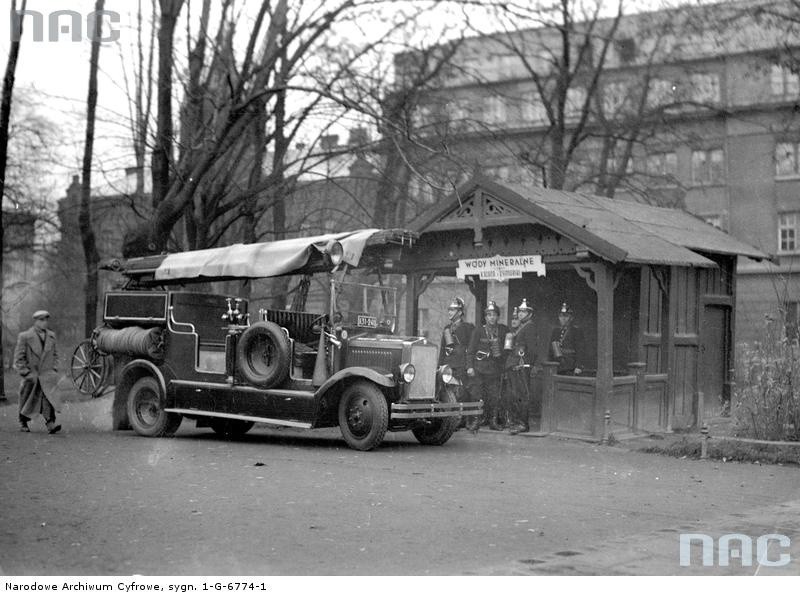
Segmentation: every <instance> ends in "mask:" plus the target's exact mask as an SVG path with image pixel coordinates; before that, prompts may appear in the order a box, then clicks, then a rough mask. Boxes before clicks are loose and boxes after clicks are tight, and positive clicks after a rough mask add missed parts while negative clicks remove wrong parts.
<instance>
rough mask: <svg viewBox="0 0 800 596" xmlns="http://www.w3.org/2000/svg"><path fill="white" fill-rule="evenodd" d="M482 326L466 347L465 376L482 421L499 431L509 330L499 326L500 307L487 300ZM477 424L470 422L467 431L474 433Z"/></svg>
mask: <svg viewBox="0 0 800 596" xmlns="http://www.w3.org/2000/svg"><path fill="white" fill-rule="evenodd" d="M483 313H484V318H485V321H486V322H485V324H484V325H481V326H480V327H476V328H475V330H474V331H473V332H472V339H470V342H469V347H468V348H467V375H468V376H469V377H470V378H471V381H472V386H471V388H470V393H471V394H472V396H473V399H476V398H477V399H482V400H483V418H484V420H485V421H487V422H488V424H489V428H491V429H492V430H501V428H502V427H501V422H500V408H499V405H500V404H499V399H500V377H501V375H502V374H503V342H504V341H505V338H506V333H508V327H506V326H505V325H502V324H500V323H498V320H499V319H500V307H499V306H497V304H496V303H495V302H494V301H493V300H490V301H489V304H488V305H487V306H486V309H484V311H483ZM479 426H480V421H479V420H478V419H477V418H476V419H475V420H473V421H471V426H470V430H473V431H477V430H478V427H479Z"/></svg>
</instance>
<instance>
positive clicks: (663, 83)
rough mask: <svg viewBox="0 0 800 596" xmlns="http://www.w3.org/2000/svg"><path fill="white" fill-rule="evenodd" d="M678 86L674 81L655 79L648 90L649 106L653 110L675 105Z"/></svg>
mask: <svg viewBox="0 0 800 596" xmlns="http://www.w3.org/2000/svg"><path fill="white" fill-rule="evenodd" d="M677 91H678V85H677V84H676V83H674V82H673V81H667V80H664V79H653V80H651V81H650V84H649V86H648V88H647V105H648V106H649V107H651V108H654V107H658V106H663V105H669V104H672V103H675V97H676V93H677Z"/></svg>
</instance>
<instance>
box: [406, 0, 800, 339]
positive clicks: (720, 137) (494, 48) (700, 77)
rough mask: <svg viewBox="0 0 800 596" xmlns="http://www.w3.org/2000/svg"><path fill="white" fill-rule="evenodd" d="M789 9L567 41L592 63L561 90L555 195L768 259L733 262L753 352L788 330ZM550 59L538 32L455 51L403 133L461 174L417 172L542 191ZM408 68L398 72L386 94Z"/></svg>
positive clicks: (720, 9)
mask: <svg viewBox="0 0 800 596" xmlns="http://www.w3.org/2000/svg"><path fill="white" fill-rule="evenodd" d="M796 10H797V8H796V5H795V4H793V3H792V2H790V1H788V0H785V1H770V0H766V1H751V0H748V1H745V2H725V3H721V4H716V5H706V6H697V5H692V6H691V7H688V6H687V7H683V8H681V9H680V10H674V11H672V10H665V11H658V12H651V13H642V14H635V15H629V16H624V17H622V18H620V19H619V20H617V19H614V18H607V19H601V20H598V21H596V22H593V23H576V24H574V25H573V30H572V31H571V32H570V35H572V36H573V43H574V45H575V48H574V51H575V52H578V51H580V48H581V47H583V46H581V43H583V44H584V45H585V47H586V49H587V51H588V52H589V53H591V54H592V55H593V58H592V59H590V60H587V61H586V63H585V68H583V69H576V70H575V71H574V72H572V73H571V76H570V80H569V88H568V89H567V91H566V98H565V99H566V105H565V115H566V117H565V119H564V124H565V134H566V138H565V140H564V145H565V146H566V144H567V143H568V142H569V141H570V135H571V134H572V133H574V132H575V131H576V130H578V128H579V127H583V128H581V129H580V132H579V134H580V135H582V137H581V139H580V142H579V143H578V145H577V148H576V149H575V151H574V153H573V155H572V156H571V159H570V160H569V161H568V162H567V163H566V164H565V169H566V179H565V181H564V184H563V188H565V189H567V190H579V191H588V192H592V193H595V194H606V195H609V196H611V195H615V196H616V197H617V198H630V199H631V200H639V201H642V200H644V201H648V202H651V203H655V204H660V205H667V206H675V207H679V208H683V209H686V210H688V211H689V212H691V213H693V214H695V215H697V216H698V217H700V218H702V219H704V220H706V221H707V222H709V223H711V224H713V225H715V226H717V227H719V228H722V229H724V230H726V231H727V232H729V233H731V234H732V235H734V236H735V237H737V238H739V239H741V240H744V241H746V242H748V243H750V244H752V245H753V246H755V247H757V248H759V249H761V250H762V251H764V252H766V253H768V254H771V255H774V260H773V261H772V262H760V263H755V262H752V261H746V260H742V261H741V262H740V263H739V266H738V270H739V274H740V275H739V276H738V299H739V300H738V305H737V312H736V325H737V334H736V335H737V340H738V341H753V340H755V339H757V338H758V337H759V335H760V332H761V328H762V327H763V324H764V320H765V317H768V318H769V317H778V316H781V314H782V313H785V314H786V315H787V316H788V318H789V319H790V320H798V318H800V317H799V316H798V312H800V119H798V105H800V78H798V68H797V64H798V62H797V61H796V60H795V58H794V56H793V52H792V50H794V49H796V48H799V47H800V36H798V35H797V34H796V33H795V32H794V31H793V30H792V29H791V27H790V25H789V23H790V18H786V19H784V18H782V17H780V16H775V15H776V14H779V13H781V12H782V11H783V13H784V14H787V15H790V17H791V15H792V11H795V12H796ZM589 28H592V33H591V34H590V35H588V34H587V33H586V32H587V31H588V30H589ZM560 44H561V38H560V34H559V31H557V30H556V29H554V28H548V27H544V28H538V29H536V28H534V29H526V30H520V31H515V32H512V33H503V34H497V35H491V36H478V37H474V38H469V39H467V40H465V41H463V42H461V45H460V47H459V49H458V51H457V53H456V55H455V57H454V58H453V59H452V61H451V65H450V67H449V68H448V69H446V70H445V74H444V75H443V76H442V77H441V78H440V79H439V80H438V83H437V85H436V86H434V87H433V88H430V89H428V90H427V91H426V93H425V94H424V95H423V98H422V100H421V101H420V105H419V109H418V111H417V114H418V118H417V121H416V123H415V124H416V126H417V127H418V131H419V132H420V133H421V134H423V135H425V134H428V135H431V136H439V137H443V136H444V137H446V139H447V147H448V158H449V159H450V160H451V161H452V157H453V156H454V155H457V156H459V157H460V159H461V162H462V164H463V167H462V171H461V172H458V171H446V170H443V169H441V168H440V169H439V171H438V172H437V171H436V170H437V166H436V164H435V163H434V162H433V160H430V159H429V160H428V162H429V163H431V164H433V165H432V167H431V168H430V170H429V172H430V176H431V177H433V178H435V177H436V176H440V177H442V176H444V177H445V178H446V179H448V180H459V179H462V180H463V179H464V178H465V177H466V176H468V175H469V173H470V171H471V170H474V169H476V168H479V169H480V170H481V171H482V172H483V173H484V174H489V175H492V176H495V177H497V178H499V179H501V180H503V181H505V182H516V183H520V184H526V185H530V184H533V185H548V186H549V185H550V184H548V183H549V182H550V180H549V179H548V178H552V176H551V171H550V170H549V169H548V167H549V166H551V165H552V151H551V150H550V148H549V147H550V146H549V143H551V142H552V140H553V130H554V125H556V124H557V123H556V122H555V121H554V120H553V118H552V113H548V106H547V105H546V104H547V103H548V102H549V101H551V100H552V97H549V98H548V97H545V99H542V97H543V96H542V94H541V93H540V91H539V88H537V84H536V80H535V77H534V76H533V74H532V73H535V74H536V75H537V77H538V81H539V83H540V84H541V85H542V87H541V88H545V89H552V86H549V87H548V85H550V83H549V82H552V81H554V80H555V79H556V78H557V75H558V73H557V72H556V71H555V70H554V68H555V67H554V66H553V57H555V58H558V57H559V48H560V47H561V46H560ZM606 46H607V48H606V53H605V55H604V56H603V55H602V50H603V48H604V47H606ZM412 63H413V61H409V60H408V59H407V56H399V57H398V60H397V62H396V64H397V68H398V71H399V75H398V80H403V69H405V68H409V64H412ZM596 71H599V76H598V77H597V79H596V82H595V79H594V78H593V75H594V74H595V73H596ZM550 107H551V108H552V107H555V106H554V105H553V104H551V105H550ZM584 116H585V117H586V118H585V121H582V118H583V117H584ZM629 141H630V142H629ZM446 181H447V180H444V181H442V182H446ZM433 200H435V198H434V199H433Z"/></svg>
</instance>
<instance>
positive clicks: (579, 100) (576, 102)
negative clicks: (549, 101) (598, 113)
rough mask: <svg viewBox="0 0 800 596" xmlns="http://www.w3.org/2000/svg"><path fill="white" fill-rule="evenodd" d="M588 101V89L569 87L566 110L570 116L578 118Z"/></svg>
mask: <svg viewBox="0 0 800 596" xmlns="http://www.w3.org/2000/svg"><path fill="white" fill-rule="evenodd" d="M584 103H586V89H584V88H583V87H572V88H570V89H567V104H566V106H565V112H566V115H567V117H569V118H578V117H580V114H581V112H582V110H583V104H584Z"/></svg>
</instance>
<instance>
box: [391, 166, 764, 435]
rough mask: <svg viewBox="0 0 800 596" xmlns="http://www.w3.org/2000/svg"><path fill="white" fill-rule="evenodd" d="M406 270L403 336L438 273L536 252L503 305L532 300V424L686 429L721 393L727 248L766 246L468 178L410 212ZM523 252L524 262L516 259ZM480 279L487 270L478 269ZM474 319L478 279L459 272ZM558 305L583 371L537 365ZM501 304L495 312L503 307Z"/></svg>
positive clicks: (567, 196)
mask: <svg viewBox="0 0 800 596" xmlns="http://www.w3.org/2000/svg"><path fill="white" fill-rule="evenodd" d="M410 227H411V229H413V230H414V231H416V232H418V233H419V234H420V238H419V241H418V242H417V243H416V245H415V247H414V249H413V250H412V251H410V252H409V253H408V254H407V255H406V256H405V257H404V259H403V261H402V262H401V263H400V264H399V265H400V267H399V269H400V270H402V272H404V273H406V275H407V280H408V290H407V291H408V294H407V296H408V297H407V299H406V332H407V333H408V334H415V333H416V332H417V326H418V314H417V313H418V301H419V296H420V294H421V293H422V292H423V291H424V290H425V288H426V287H427V285H428V284H429V283H430V282H431V281H432V280H433V279H434V278H435V277H437V276H455V275H456V272H457V270H458V269H459V267H461V270H462V272H463V268H464V267H465V266H467V265H474V264H475V263H478V261H472V262H470V260H475V259H483V261H481V262H480V263H482V264H484V265H485V264H486V263H487V260H491V259H492V258H493V257H497V256H500V257H540V258H541V261H542V263H543V264H544V269H545V271H544V273H545V274H544V275H543V276H541V275H540V274H539V273H541V271H540V272H539V273H537V272H521V271H514V270H513V269H514V263H515V262H527V261H526V260H525V259H519V260H516V261H515V260H513V259H512V260H506V261H499V260H495V261H494V262H495V263H497V262H503V263H504V264H505V266H506V267H507V268H508V267H509V263H511V265H510V268H511V270H505V271H503V272H501V273H500V274H501V275H507V276H508V277H510V279H509V284H508V293H509V296H508V304H509V305H516V304H519V303H520V302H521V300H522V298H523V297H525V298H527V299H528V302H529V303H530V304H532V305H533V307H534V325H536V328H537V332H538V335H539V337H540V338H541V339H540V345H539V348H540V349H539V353H538V355H537V356H538V357H537V361H538V362H539V363H541V364H542V366H541V370H540V371H539V372H538V374H537V378H536V381H535V383H534V388H535V390H534V399H535V400H536V401H539V400H540V402H541V430H542V431H544V432H558V433H565V434H569V435H579V436H586V437H593V438H597V439H599V438H601V437H602V436H603V435H604V433H605V432H615V433H624V432H627V431H632V432H637V431H669V430H672V429H679V428H691V427H695V426H697V425H699V424H701V423H702V420H703V419H704V418H707V417H709V416H713V415H716V414H718V413H719V411H720V409H721V406H722V403H723V401H724V400H727V399H730V384H731V381H732V379H731V367H732V365H733V345H734V338H733V329H734V312H735V307H734V306H735V299H736V259H737V257H738V256H740V255H741V256H745V257H750V258H753V259H759V260H760V259H766V258H768V255H766V254H764V253H762V252H760V251H758V250H756V249H755V248H753V247H751V246H748V245H747V244H744V243H743V242H740V241H738V240H736V239H735V238H733V237H732V236H730V235H728V234H726V233H724V232H722V231H720V230H718V229H716V228H714V227H712V226H710V225H708V224H706V223H705V222H703V221H702V220H700V219H698V218H696V217H694V216H692V215H690V214H688V213H685V212H683V211H678V210H674V209H666V208H661V207H653V206H649V205H644V204H640V203H633V202H629V201H622V200H617V199H608V198H603V197H597V196H593V195H589V194H583V193H574V192H565V191H559V190H550V189H544V188H521V187H516V186H511V185H500V184H497V183H494V182H492V181H490V180H487V179H483V178H478V179H474V180H472V181H470V182H468V183H467V184H465V185H464V186H462V187H461V188H459V189H458V191H457V192H456V193H455V194H454V195H452V196H451V197H450V198H449V199H448V200H446V201H444V202H442V203H440V204H437V205H435V206H433V207H432V208H431V209H429V210H428V211H426V212H425V213H423V214H421V215H420V217H418V218H417V219H416V220H415V221H414V222H413V223H412V224H411V226H410ZM528 260H530V259H528ZM485 277H491V272H490V273H487V275H486V276H485ZM465 281H466V282H467V283H468V285H469V287H470V290H471V291H472V293H473V294H474V295H475V297H476V312H475V316H474V318H472V317H470V318H472V320H474V321H477V322H478V323H480V322H481V320H482V312H483V308H484V305H485V304H486V296H487V281H486V280H485V279H480V278H479V277H478V276H466V278H465ZM565 301H566V302H569V303H570V305H572V306H573V308H574V310H575V313H576V317H575V318H576V322H577V323H578V324H579V325H580V326H581V327H582V328H583V332H584V337H585V343H586V347H585V359H586V362H585V363H584V367H585V370H584V371H583V373H582V374H581V375H578V376H567V375H559V374H556V364H555V363H552V362H547V361H546V358H547V345H548V343H549V335H550V330H551V328H552V327H553V326H554V325H555V324H556V323H557V322H556V312H557V310H558V307H559V305H560V304H561V303H562V302H565ZM506 314H507V313H504V315H506Z"/></svg>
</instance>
